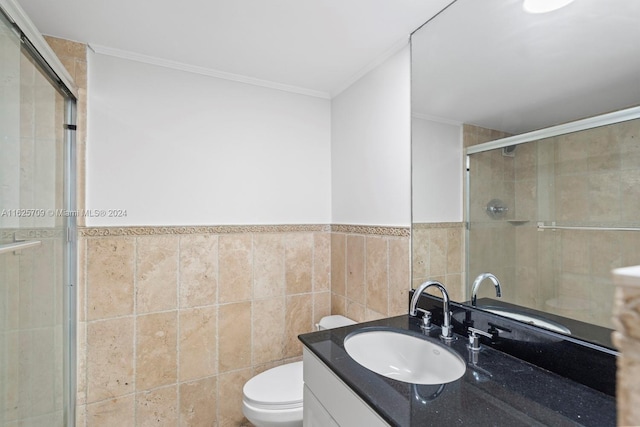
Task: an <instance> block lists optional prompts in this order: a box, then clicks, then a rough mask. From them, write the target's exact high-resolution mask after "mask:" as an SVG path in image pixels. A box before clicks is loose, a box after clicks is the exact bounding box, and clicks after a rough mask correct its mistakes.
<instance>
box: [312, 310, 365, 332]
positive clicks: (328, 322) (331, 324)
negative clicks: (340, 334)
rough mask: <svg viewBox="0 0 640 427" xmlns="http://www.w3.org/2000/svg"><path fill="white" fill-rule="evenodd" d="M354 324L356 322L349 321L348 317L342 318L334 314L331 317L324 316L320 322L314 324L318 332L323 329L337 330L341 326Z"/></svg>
mask: <svg viewBox="0 0 640 427" xmlns="http://www.w3.org/2000/svg"><path fill="white" fill-rule="evenodd" d="M355 324H356V322H354V321H353V320H351V319H349V318H348V317H344V316H342V315H340V314H334V315H332V316H324V317H323V318H322V319H320V322H319V323H316V328H318V330H319V331H322V330H325V329H333V328H339V327H341V326H349V325H355Z"/></svg>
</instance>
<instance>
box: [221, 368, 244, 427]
mask: <svg viewBox="0 0 640 427" xmlns="http://www.w3.org/2000/svg"><path fill="white" fill-rule="evenodd" d="M251 376H252V375H251V369H242V370H239V371H234V372H229V373H226V374H221V375H220V376H218V426H219V427H227V426H228V427H231V426H243V425H245V424H246V423H248V421H247V420H246V418H245V417H244V415H242V387H243V386H244V383H246V382H247V381H249V379H250V378H251Z"/></svg>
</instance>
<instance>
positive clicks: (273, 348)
mask: <svg viewBox="0 0 640 427" xmlns="http://www.w3.org/2000/svg"><path fill="white" fill-rule="evenodd" d="M284 317H285V297H277V298H269V299H262V300H255V309H254V311H253V325H252V328H251V332H252V335H253V363H252V364H253V365H259V364H263V363H268V362H271V361H273V360H281V359H282V358H283V352H284V340H285V320H284Z"/></svg>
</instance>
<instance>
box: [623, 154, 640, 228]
mask: <svg viewBox="0 0 640 427" xmlns="http://www.w3.org/2000/svg"><path fill="white" fill-rule="evenodd" d="M620 195H621V206H622V213H621V216H622V218H621V219H622V220H623V221H638V219H639V216H640V215H639V214H638V213H639V212H640V166H639V167H638V169H636V170H630V171H623V172H622V173H621V174H620Z"/></svg>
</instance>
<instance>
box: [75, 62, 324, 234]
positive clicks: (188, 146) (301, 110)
mask: <svg viewBox="0 0 640 427" xmlns="http://www.w3.org/2000/svg"><path fill="white" fill-rule="evenodd" d="M88 61H89V102H88V143H87V204H86V205H87V208H88V209H126V211H127V217H126V218H110V217H104V218H87V225H88V226H131V225H198V224H201V225H209V224H304V223H313V224H318V223H321V224H322V223H330V222H331V211H330V209H331V208H330V207H331V163H330V162H331V154H330V149H331V147H330V138H331V130H330V129H331V115H330V108H331V106H330V101H329V100H327V99H321V98H315V97H310V96H305V95H299V94H293V93H289V92H284V91H279V90H275V89H269V88H264V87H258V86H252V85H247V84H243V83H238V82H232V81H228V80H222V79H217V78H212V77H207V76H203V75H198V74H194V73H188V72H184V71H179V70H175V69H170V68H164V67H160V66H156V65H149V64H145V63H142V62H136V61H131V60H127V59H121V58H116V57H112V56H106V55H100V54H95V53H90V54H89V57H88Z"/></svg>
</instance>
